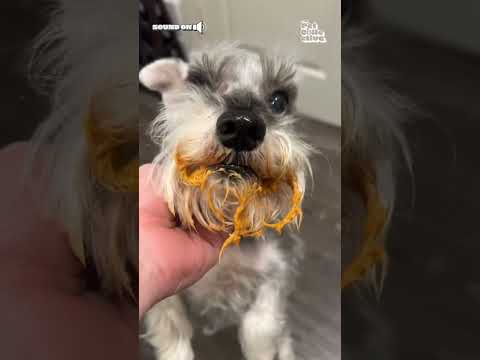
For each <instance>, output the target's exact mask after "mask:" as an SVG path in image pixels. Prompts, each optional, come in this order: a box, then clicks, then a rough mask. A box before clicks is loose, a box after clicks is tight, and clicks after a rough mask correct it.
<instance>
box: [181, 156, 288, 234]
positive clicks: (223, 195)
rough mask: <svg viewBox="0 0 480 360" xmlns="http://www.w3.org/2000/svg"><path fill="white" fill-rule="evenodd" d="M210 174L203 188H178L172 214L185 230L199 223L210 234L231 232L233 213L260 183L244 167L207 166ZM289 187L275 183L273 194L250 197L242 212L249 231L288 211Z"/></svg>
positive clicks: (226, 165)
mask: <svg viewBox="0 0 480 360" xmlns="http://www.w3.org/2000/svg"><path fill="white" fill-rule="evenodd" d="M209 169H210V170H212V171H213V173H212V174H211V175H210V176H209V177H208V179H207V180H206V181H205V183H204V184H203V186H201V187H192V186H189V185H186V184H183V183H182V181H181V179H178V181H179V185H178V187H177V192H176V194H175V200H174V203H175V213H176V215H177V218H178V219H179V220H180V223H181V224H182V225H183V226H185V227H187V228H190V229H192V228H195V227H196V225H197V224H200V225H201V226H203V227H204V228H206V229H209V230H212V231H225V232H231V230H232V229H233V227H234V223H235V214H236V211H237V209H238V207H239V206H240V205H241V203H242V200H243V199H245V198H246V197H248V196H250V194H251V190H252V189H253V188H254V187H255V186H258V185H259V184H263V186H270V185H267V183H268V181H267V182H263V181H264V180H265V179H262V178H261V177H260V176H259V175H258V173H259V171H258V170H257V171H256V170H254V168H252V167H250V166H247V165H236V164H218V165H212V166H210V167H209ZM291 198H292V188H291V186H290V185H289V184H288V182H287V179H286V178H285V179H281V180H278V182H277V183H276V185H275V190H274V191H269V192H268V193H265V194H263V195H261V196H256V195H254V196H252V197H251V199H250V200H249V201H248V205H247V206H246V207H245V210H244V218H245V219H248V222H249V224H250V228H251V229H261V228H262V227H263V225H264V224H265V223H274V222H276V221H278V219H279V218H281V217H282V216H284V215H285V214H286V213H288V211H289V210H290V208H291V206H292V203H291Z"/></svg>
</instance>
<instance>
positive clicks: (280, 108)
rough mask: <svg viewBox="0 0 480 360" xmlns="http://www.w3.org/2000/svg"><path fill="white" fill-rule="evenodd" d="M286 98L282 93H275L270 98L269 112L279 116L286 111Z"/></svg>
mask: <svg viewBox="0 0 480 360" xmlns="http://www.w3.org/2000/svg"><path fill="white" fill-rule="evenodd" d="M287 105H288V96H287V94H286V93H285V92H283V91H275V92H274V93H273V94H272V96H271V97H270V110H272V112H273V113H274V114H281V113H283V112H284V111H285V110H286V109H287Z"/></svg>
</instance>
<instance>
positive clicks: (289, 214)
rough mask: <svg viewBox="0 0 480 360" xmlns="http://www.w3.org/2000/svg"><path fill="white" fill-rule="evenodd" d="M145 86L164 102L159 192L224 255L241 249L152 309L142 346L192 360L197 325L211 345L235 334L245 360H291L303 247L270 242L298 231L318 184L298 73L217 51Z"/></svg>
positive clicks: (261, 58) (232, 48)
mask: <svg viewBox="0 0 480 360" xmlns="http://www.w3.org/2000/svg"><path fill="white" fill-rule="evenodd" d="M139 78H140V81H141V83H142V84H144V85H145V86H146V87H147V88H149V89H151V90H154V91H158V92H161V93H162V97H163V106H162V108H161V111H160V114H159V116H158V117H157V118H156V119H155V120H154V121H153V125H152V130H151V136H152V139H153V140H154V141H155V142H156V143H157V144H158V145H159V147H160V151H159V154H158V155H157V156H156V158H155V160H154V169H155V171H154V174H153V177H152V181H153V182H154V184H155V185H156V186H157V188H158V191H159V192H160V193H161V194H162V196H163V198H164V199H165V201H166V202H167V204H168V206H169V208H170V211H171V212H172V213H173V214H175V215H176V217H177V218H178V220H179V223H180V224H181V225H182V226H183V227H184V228H186V229H194V227H195V225H196V224H200V225H201V226H203V227H205V228H207V229H211V230H222V231H226V232H228V233H230V234H231V235H230V238H229V239H227V243H228V244H230V243H236V244H237V245H238V244H239V246H237V247H232V248H228V249H227V250H226V251H225V253H223V255H222V258H221V261H220V263H219V264H218V265H217V266H216V267H215V268H214V269H213V270H211V271H210V272H209V273H208V274H207V275H206V276H205V277H204V278H203V279H201V280H200V281H199V282H198V283H196V284H195V285H194V286H192V287H191V288H189V289H187V290H185V291H183V292H182V293H181V294H179V295H176V296H173V297H171V298H168V299H166V300H164V301H162V302H160V303H158V304H157V305H156V306H154V307H153V308H152V309H151V310H150V311H149V312H148V313H147V316H146V319H145V325H146V331H147V332H146V334H145V338H146V339H147V340H148V341H149V343H150V344H151V345H152V346H153V347H154V348H155V352H156V356H157V358H158V359H161V360H191V359H193V358H194V354H193V350H192V346H191V339H192V336H193V329H194V326H193V324H195V327H197V325H198V326H199V327H200V328H202V329H203V332H204V334H207V335H211V334H214V333H215V332H217V331H218V330H221V329H223V328H225V327H227V326H230V325H238V326H239V340H240V344H241V347H242V351H243V355H244V356H245V358H246V359H247V360H273V359H274V358H276V356H278V359H280V360H292V359H294V358H295V356H294V352H293V348H292V340H291V336H290V331H289V326H288V321H287V315H286V306H287V298H288V296H289V294H290V293H291V292H292V291H293V289H294V281H295V274H296V272H297V268H298V263H299V261H301V259H302V256H303V244H302V243H301V241H300V240H290V239H288V241H287V240H286V239H284V238H281V237H280V236H278V235H277V234H276V233H275V232H274V231H271V230H270V228H273V229H276V230H279V231H278V232H280V230H281V228H283V226H285V225H287V224H288V223H296V225H297V226H298V225H299V223H300V220H301V209H300V204H301V201H302V199H303V194H304V192H305V183H306V180H305V178H306V175H307V174H311V168H310V163H309V160H308V156H309V154H310V153H311V151H312V148H311V147H310V146H309V145H308V144H307V143H305V142H304V141H303V140H302V139H301V137H300V136H299V135H298V134H297V132H296V130H295V129H294V127H293V124H294V122H295V120H296V119H295V115H294V113H295V109H294V102H295V98H296V94H297V87H296V85H295V66H294V64H293V62H291V61H288V60H286V59H283V58H281V57H278V56H271V57H269V56H267V55H265V54H259V53H256V52H253V51H250V50H246V49H242V48H241V47H239V46H237V45H231V44H230V45H228V44H227V45H217V46H215V47H213V48H211V49H208V50H205V51H202V52H200V53H197V54H194V56H193V57H192V61H191V62H190V64H186V63H184V62H182V61H180V60H177V59H161V60H157V61H156V62H153V63H152V64H150V65H148V66H146V67H145V68H143V69H142V70H141V72H140V74H139ZM297 238H298V237H297ZM240 239H242V241H241V243H240Z"/></svg>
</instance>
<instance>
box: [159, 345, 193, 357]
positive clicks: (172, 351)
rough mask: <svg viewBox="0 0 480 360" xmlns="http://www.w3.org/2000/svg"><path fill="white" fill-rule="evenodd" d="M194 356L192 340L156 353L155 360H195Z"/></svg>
mask: <svg viewBox="0 0 480 360" xmlns="http://www.w3.org/2000/svg"><path fill="white" fill-rule="evenodd" d="M194 358H195V356H194V354H193V349H192V346H191V344H190V342H179V343H177V344H176V345H175V346H170V347H168V348H167V349H164V351H162V352H161V353H160V352H157V353H156V354H155V360H194Z"/></svg>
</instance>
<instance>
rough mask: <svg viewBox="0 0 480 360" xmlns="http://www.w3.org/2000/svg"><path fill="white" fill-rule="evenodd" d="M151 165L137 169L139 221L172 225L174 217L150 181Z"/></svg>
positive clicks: (165, 225)
mask: <svg viewBox="0 0 480 360" xmlns="http://www.w3.org/2000/svg"><path fill="white" fill-rule="evenodd" d="M152 171H153V165H151V164H147V165H143V166H141V167H140V169H139V174H138V175H139V195H138V201H139V217H140V219H139V220H140V222H142V224H145V223H146V222H149V223H151V222H154V223H156V224H158V225H160V226H163V227H173V226H174V225H175V219H174V217H173V215H172V214H171V212H170V210H169V209H168V206H167V204H166V203H165V201H164V200H163V198H162V196H161V194H160V193H159V192H158V191H155V189H154V186H153V185H154V184H153V182H152Z"/></svg>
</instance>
